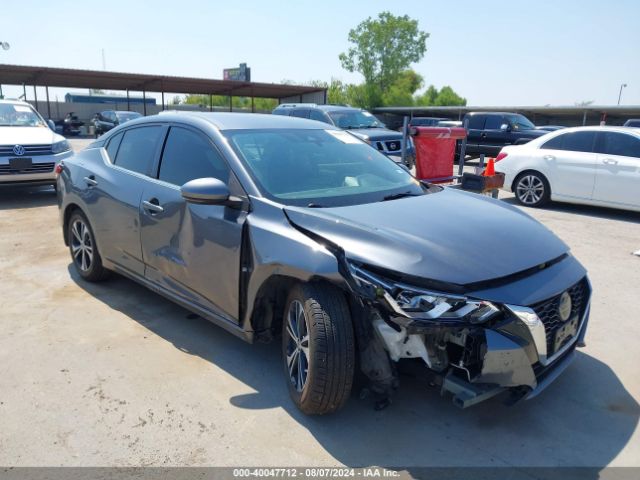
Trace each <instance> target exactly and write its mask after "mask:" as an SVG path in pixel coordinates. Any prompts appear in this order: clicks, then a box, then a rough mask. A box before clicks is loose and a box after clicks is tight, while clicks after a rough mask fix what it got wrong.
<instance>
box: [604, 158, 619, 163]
mask: <svg viewBox="0 0 640 480" xmlns="http://www.w3.org/2000/svg"><path fill="white" fill-rule="evenodd" d="M602 163H605V164H607V165H617V164H618V160H616V159H615V158H605V159H604V160H603V161H602Z"/></svg>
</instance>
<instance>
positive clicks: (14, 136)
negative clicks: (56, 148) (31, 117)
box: [0, 127, 64, 145]
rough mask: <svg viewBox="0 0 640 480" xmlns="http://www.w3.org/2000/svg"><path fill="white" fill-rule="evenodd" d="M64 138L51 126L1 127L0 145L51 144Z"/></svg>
mask: <svg viewBox="0 0 640 480" xmlns="http://www.w3.org/2000/svg"><path fill="white" fill-rule="evenodd" d="M62 140H64V137H61V136H60V135H58V134H56V133H55V132H53V131H52V130H51V129H50V128H49V127H0V145H50V144H52V143H55V142H60V141H62Z"/></svg>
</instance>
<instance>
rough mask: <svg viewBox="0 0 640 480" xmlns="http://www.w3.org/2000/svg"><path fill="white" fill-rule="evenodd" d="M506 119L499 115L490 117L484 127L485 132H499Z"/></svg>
mask: <svg viewBox="0 0 640 480" xmlns="http://www.w3.org/2000/svg"><path fill="white" fill-rule="evenodd" d="M506 123H507V121H506V119H505V118H504V117H503V116H501V115H490V116H488V117H487V122H486V123H485V125H484V129H485V130H500V127H501V126H502V125H504V124H506Z"/></svg>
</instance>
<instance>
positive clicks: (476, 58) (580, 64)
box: [0, 0, 640, 106]
mask: <svg viewBox="0 0 640 480" xmlns="http://www.w3.org/2000/svg"><path fill="white" fill-rule="evenodd" d="M383 10H390V11H391V12H393V13H394V14H408V15H410V16H411V17H413V18H415V19H417V20H418V21H419V24H420V27H421V28H422V29H423V30H426V31H428V32H430V34H431V37H430V38H429V40H428V42H427V48H428V50H427V54H426V55H425V57H424V59H423V60H422V61H421V62H420V63H418V64H416V65H414V66H413V68H414V69H415V70H416V71H418V72H419V73H421V74H422V75H423V76H424V77H425V82H426V84H427V85H428V84H435V85H436V86H437V87H441V86H443V85H451V86H452V87H453V88H454V89H455V90H456V91H457V92H458V93H460V94H461V95H463V96H465V97H466V98H467V99H468V102H469V104H470V105H479V106H481V105H546V104H553V105H556V104H563V105H567V104H568V105H572V104H574V103H575V102H580V101H586V100H593V101H594V102H595V103H597V104H615V103H616V102H617V100H618V90H619V88H620V84H621V83H627V84H628V87H627V88H626V89H625V90H624V92H623V96H622V103H623V104H635V105H639V104H640V1H638V0H610V1H602V0H600V1H595V0H582V1H580V0H555V1H549V0H536V1H533V0H529V1H526V2H522V1H516V0H511V1H494V0H483V1H474V0H459V1H457V2H449V1H431V0H422V1H420V0H412V1H404V0H395V1H378V0H368V1H366V0H359V1H355V0H350V1H347V0H341V1H334V0H325V1H320V0H315V1H312V0H297V1H294V0H289V1H285V0H280V1H276V0H272V1H268V0H262V1H259V0H242V1H228V0H227V1H207V2H205V1H200V2H197V1H192V0H180V1H160V0H159V1H152V2H151V1H150V2H142V1H135V0H129V1H120V0H110V1H108V2H98V3H96V2H78V1H65V0H57V1H44V0H41V1H29V0H20V1H15V0H2V5H1V6H0V11H1V14H0V15H1V18H2V22H1V24H2V29H0V40H1V41H7V42H9V43H10V44H11V49H10V50H8V51H4V50H0V63H10V64H22V65H44V66H59V67H69V68H88V69H97V70H99V69H102V56H101V49H102V48H104V50H105V55H106V66H107V70H114V71H123V72H142V73H158V74H168V75H184V76H198V77H209V78H220V77H221V76H222V69H223V68H225V67H233V66H236V65H237V64H238V63H240V62H246V63H248V64H249V66H250V67H251V70H252V77H253V80H255V81H265V82H279V81H281V80H282V79H291V80H294V81H296V82H304V81H308V80H311V79H322V80H329V79H330V78H331V77H336V78H340V79H342V80H345V81H360V77H359V75H357V74H350V73H348V72H346V71H345V70H343V69H342V68H341V66H340V62H339V60H338V54H339V53H340V52H342V51H345V50H346V49H347V48H348V43H347V34H348V31H349V29H350V28H353V27H355V26H356V25H357V24H358V23H359V22H360V21H361V20H363V19H364V18H366V17H367V16H375V15H377V13H379V12H380V11H383ZM4 91H5V95H18V94H20V93H21V91H22V89H21V88H15V87H14V88H11V87H4ZM65 92H66V89H64V90H55V91H54V92H53V93H52V96H55V95H59V96H63V95H64V93H65ZM32 95H33V93H32V91H29V92H28V96H29V97H30V98H31V97H32ZM38 97H39V99H40V98H44V92H42V93H40V92H39V93H38Z"/></svg>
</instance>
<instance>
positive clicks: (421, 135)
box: [411, 127, 467, 183]
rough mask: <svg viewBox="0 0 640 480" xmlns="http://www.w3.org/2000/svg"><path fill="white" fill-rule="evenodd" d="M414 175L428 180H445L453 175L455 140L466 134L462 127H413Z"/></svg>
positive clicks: (448, 179)
mask: <svg viewBox="0 0 640 480" xmlns="http://www.w3.org/2000/svg"><path fill="white" fill-rule="evenodd" d="M414 130H415V133H414V132H413V131H412V132H411V133H412V135H413V143H414V144H415V146H416V177H417V178H418V179H420V180H427V181H430V182H435V183H437V182H447V181H450V180H451V179H452V177H453V157H454V156H455V153H456V140H461V139H463V138H465V137H466V136H467V131H466V130H465V129H464V128H445V127H415V128H414Z"/></svg>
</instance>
